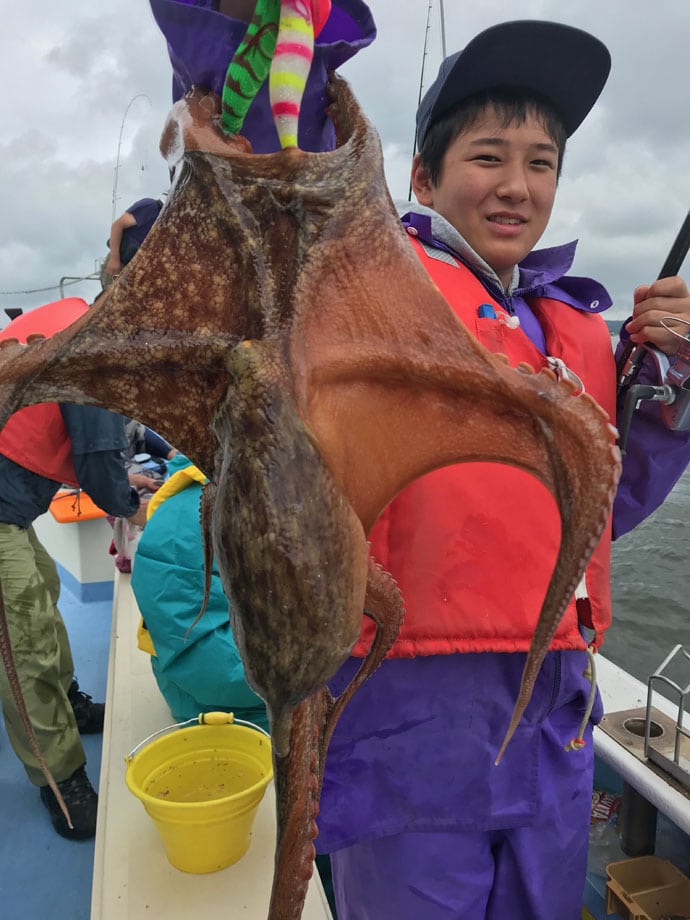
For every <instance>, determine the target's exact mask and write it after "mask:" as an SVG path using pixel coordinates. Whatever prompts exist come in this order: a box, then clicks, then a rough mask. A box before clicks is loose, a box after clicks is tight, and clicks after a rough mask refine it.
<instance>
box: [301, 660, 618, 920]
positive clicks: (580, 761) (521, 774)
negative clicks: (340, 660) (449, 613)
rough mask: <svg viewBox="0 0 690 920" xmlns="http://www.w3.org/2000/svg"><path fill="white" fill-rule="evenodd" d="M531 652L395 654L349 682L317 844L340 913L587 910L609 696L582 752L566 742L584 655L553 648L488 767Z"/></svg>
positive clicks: (576, 717) (481, 916) (357, 916)
mask: <svg viewBox="0 0 690 920" xmlns="http://www.w3.org/2000/svg"><path fill="white" fill-rule="evenodd" d="M524 657H525V656H524V655H522V654H514V655H505V654H503V655H498V654H492V653H485V654H480V655H476V654H471V655H469V654H468V655H449V656H434V657H430V658H418V659H404V660H392V661H391V660H388V661H386V662H384V663H383V665H382V667H381V668H380V669H379V671H377V672H376V673H375V674H374V675H373V676H372V678H371V679H370V680H369V681H368V682H367V683H366V684H365V685H364V687H362V689H361V690H359V691H358V692H357V694H355V696H354V698H353V700H352V701H351V702H350V704H348V706H347V707H346V709H345V711H344V713H343V716H342V718H341V723H342V724H341V723H339V724H338V726H337V727H336V731H335V735H334V739H333V744H332V747H331V750H330V751H329V755H328V759H327V762H326V779H325V782H324V790H323V796H322V800H321V815H320V818H319V821H318V823H319V826H320V830H321V833H320V835H319V837H318V838H317V840H316V845H317V849H318V850H319V852H330V854H331V861H332V868H333V883H334V890H335V897H336V904H337V909H338V920H388V918H390V920H556V918H558V920H579V918H580V916H581V904H582V892H583V888H584V881H585V872H586V864H587V844H588V831H589V820H590V812H591V794H592V778H593V766H594V752H593V746H592V722H595V721H598V719H599V718H600V717H601V703H600V701H599V699H598V698H597V703H596V706H595V711H594V716H593V719H592V720H591V721H590V724H589V726H588V728H587V731H586V733H585V737H586V740H587V744H586V746H585V748H584V749H583V750H580V751H577V752H566V751H565V750H564V747H565V745H566V744H567V743H568V741H570V740H571V739H572V738H573V737H575V735H576V734H577V732H578V729H579V725H580V721H581V719H582V716H583V713H584V709H585V705H586V698H587V693H588V688H589V684H588V682H587V681H586V680H585V679H584V677H583V671H584V669H585V665H586V658H585V654H584V653H583V652H562V653H560V652H554V653H550V654H549V655H548V656H547V660H546V662H545V665H544V667H543V668H542V672H541V674H540V676H539V680H538V682H537V687H536V688H535V693H534V695H533V698H532V702H531V703H530V706H529V707H528V711H527V713H526V716H525V718H524V719H523V723H522V724H521V726H520V728H519V730H518V733H517V735H516V737H515V738H514V739H513V741H512V742H511V745H510V746H509V748H508V751H507V752H506V755H505V758H504V760H503V762H502V763H501V765H499V766H498V767H496V766H494V765H493V759H494V758H495V755H496V751H497V749H498V746H499V744H500V741H501V740H502V736H503V734H504V732H505V728H506V726H507V723H508V719H509V716H510V712H511V710H512V706H513V702H514V700H515V696H516V693H517V686H518V684H519V677H520V673H521V671H522V665H523V663H524ZM351 670H352V665H351V663H348V665H346V666H345V668H344V669H343V671H342V672H341V673H340V674H339V675H338V679H337V680H336V681H335V684H336V686H335V687H334V689H336V690H339V689H340V688H341V687H342V685H343V683H347V680H348V679H349V675H350V673H351Z"/></svg>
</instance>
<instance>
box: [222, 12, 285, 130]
mask: <svg viewBox="0 0 690 920" xmlns="http://www.w3.org/2000/svg"><path fill="white" fill-rule="evenodd" d="M279 20H280V0H258V3H257V4H256V10H255V12H254V16H253V18H252V21H251V22H250V23H249V26H248V28H247V31H246V33H245V36H244V38H243V39H242V43H241V44H240V46H239V48H238V49H237V51H236V52H235V54H234V56H233V58H232V60H231V61H230V65H229V67H228V71H227V74H226V76H225V83H224V85H223V96H222V105H223V112H222V116H221V125H222V128H223V130H224V131H225V132H226V133H227V134H237V133H238V132H239V131H240V129H241V127H242V125H243V123H244V119H245V116H246V114H247V111H248V109H249V106H250V105H251V104H252V101H253V99H254V97H255V96H256V94H257V93H258V91H259V89H260V88H261V85H262V83H263V82H264V80H265V79H266V77H267V76H268V72H269V70H270V69H271V61H272V60H273V55H274V53H275V49H276V41H277V37H278V23H279Z"/></svg>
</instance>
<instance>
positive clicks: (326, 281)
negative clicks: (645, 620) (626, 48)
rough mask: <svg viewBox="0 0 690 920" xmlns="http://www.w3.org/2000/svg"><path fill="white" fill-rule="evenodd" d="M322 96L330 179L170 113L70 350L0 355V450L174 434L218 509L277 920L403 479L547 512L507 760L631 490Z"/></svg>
mask: <svg viewBox="0 0 690 920" xmlns="http://www.w3.org/2000/svg"><path fill="white" fill-rule="evenodd" d="M330 92H331V94H332V99H333V105H332V107H331V114H332V116H333V118H334V121H335V124H336V129H337V137H338V143H337V147H336V149H335V150H334V151H331V152H328V153H322V154H307V153H303V152H301V151H296V150H292V151H285V152H282V153H276V154H269V155H253V154H251V152H249V149H248V145H247V143H246V141H244V140H243V139H242V138H237V137H233V138H229V139H228V138H225V137H224V136H223V135H222V133H221V132H220V130H219V129H218V124H217V122H218V118H217V116H218V111H219V107H218V100H217V98H216V97H214V96H212V95H210V94H209V95H205V96H204V95H200V94H198V93H197V94H194V95H192V96H191V97H189V98H187V99H186V100H183V101H181V102H180V103H178V104H177V105H176V106H175V107H174V109H173V111H172V113H171V116H170V118H169V120H168V123H167V124H166V127H165V129H164V136H163V142H162V149H163V153H164V155H166V156H167V158H168V161H169V163H170V165H171V166H174V168H175V180H174V184H173V188H172V190H171V193H170V195H169V197H168V201H167V203H166V205H165V208H164V209H163V211H162V212H161V215H160V217H159V219H158V221H157V222H156V224H155V225H154V228H153V230H152V231H151V233H150V234H149V236H148V237H147V239H146V240H145V242H144V244H143V245H142V247H141V249H140V251H139V253H138V254H137V256H136V257H135V258H134V260H133V261H132V262H131V263H130V264H129V265H128V266H127V268H126V269H125V271H124V272H123V273H122V274H121V276H120V277H119V278H118V280H117V282H116V283H115V284H114V285H113V286H112V288H111V289H110V290H109V292H108V294H107V295H106V296H105V297H104V298H103V299H102V300H101V301H99V303H98V304H97V305H96V306H95V307H94V308H93V309H92V310H91V311H89V312H88V313H87V314H86V315H85V316H83V317H82V318H80V319H79V320H77V321H76V322H75V323H73V324H72V325H71V326H70V327H69V328H68V329H66V330H64V331H63V332H61V333H57V334H56V335H55V336H53V337H52V338H51V339H50V340H49V341H46V342H37V343H34V344H32V345H31V346H29V347H23V346H19V345H16V344H10V345H8V346H6V347H5V348H3V349H2V350H0V425H1V424H4V422H5V421H6V419H7V417H8V416H9V414H11V413H12V412H13V411H16V410H17V409H18V408H20V407H21V406H24V405H29V404H31V403H36V402H40V401H45V400H56V399H57V400H71V401H74V402H83V403H92V404H96V405H101V406H104V407H106V408H109V409H112V410H114V411H117V412H121V413H123V414H126V415H129V416H132V417H135V418H138V419H140V420H141V421H143V422H145V423H146V424H148V425H150V426H151V427H152V428H154V429H155V430H157V431H159V432H160V433H161V434H162V435H163V436H164V437H166V438H167V439H168V440H169V441H170V442H171V443H173V444H175V445H176V446H177V447H178V448H179V449H180V450H182V451H183V452H184V453H185V454H187V455H188V456H190V457H191V458H193V459H194V460H195V462H196V463H197V465H198V466H199V467H200V468H201V469H202V470H204V472H206V473H207V475H208V476H209V479H210V480H211V482H212V484H213V485H212V488H213V490H214V494H213V495H211V494H208V495H207V496H206V498H205V499H204V509H203V515H202V517H203V531H204V537H205V543H206V559H207V560H208V559H210V555H211V552H214V553H215V555H216V557H217V560H218V565H219V570H220V573H221V577H222V580H223V585H224V588H225V590H226V592H227V594H228V596H229V597H230V598H231V599H232V603H231V616H232V626H233V631H234V633H235V637H236V639H237V643H238V646H239V648H240V652H241V654H242V658H243V661H244V665H245V670H246V674H247V679H248V680H249V682H250V683H251V685H252V687H253V688H254V689H255V690H256V691H257V692H258V693H260V694H261V696H262V697H263V698H264V699H265V700H266V703H267V708H268V712H269V717H270V720H271V729H272V738H273V746H274V765H275V775H276V789H277V822H278V842H277V849H276V870H275V876H274V885H273V893H272V898H271V906H270V909H269V920H297V918H299V917H300V916H301V913H302V908H303V903H304V898H305V895H306V890H307V884H308V878H309V876H310V875H311V872H312V860H313V852H314V850H313V838H314V836H315V834H316V824H315V821H316V816H317V813H318V800H319V794H320V788H321V782H322V778H323V769H324V760H325V756H326V750H327V746H328V741H329V739H330V736H331V733H332V731H333V727H334V725H335V722H336V720H337V718H338V715H339V713H340V711H341V710H342V708H343V706H344V705H345V704H346V702H347V699H348V698H349V696H351V694H352V693H353V692H355V690H356V689H357V687H358V686H359V685H360V683H361V681H362V680H364V679H366V677H367V676H368V675H369V674H370V673H371V672H372V671H373V670H374V669H375V668H376V666H377V665H378V663H379V662H380V661H381V660H382V658H383V657H384V656H385V654H386V653H387V651H388V649H389V648H390V646H391V644H392V643H393V641H394V640H395V637H396V635H397V632H398V629H399V626H400V623H401V621H402V616H403V606H402V600H401V598H400V595H399V592H398V591H397V588H396V587H395V585H394V584H393V582H392V580H391V579H390V577H389V576H387V575H386V573H384V572H382V571H381V570H380V569H379V568H378V567H377V566H376V565H375V564H373V563H372V561H371V560H370V559H369V558H368V546H367V540H366V535H367V533H368V531H369V529H370V528H371V526H372V525H373V523H374V521H375V520H376V518H377V516H378V515H379V514H380V512H381V510H382V509H383V508H384V507H385V506H386V505H387V504H388V503H389V502H390V501H391V499H392V498H393V497H394V496H395V495H396V494H397V493H398V492H399V491H400V490H401V489H402V488H404V486H405V485H407V484H408V483H409V482H411V481H412V480H413V479H414V478H416V477H418V476H420V475H422V474H424V473H426V472H428V471H430V470H432V469H435V468H437V467H439V466H443V465H446V464H451V463H458V462H462V461H474V460H487V461H495V462H500V463H507V464H511V465H514V466H517V467H520V468H522V469H524V470H526V471H528V472H530V473H531V474H533V475H535V476H537V477H538V478H539V479H540V480H541V481H542V482H543V483H544V484H545V485H546V486H547V487H548V488H549V489H550V491H551V492H552V494H553V495H554V496H555V498H556V501H557V503H558V507H559V511H560V515H561V521H562V542H561V547H560V552H559V555H558V558H557V561H556V565H555V569H554V573H553V576H552V578H551V582H550V584H549V588H548V590H547V594H546V597H545V600H544V605H543V608H542V611H541V614H540V618H539V622H538V625H537V629H536V632H535V635H534V639H533V641H532V645H531V648H530V652H529V655H528V660H527V664H526V667H525V672H524V676H523V684H522V688H521V691H520V696H519V699H518V701H517V704H516V709H515V714H514V717H513V721H512V723H511V726H510V727H509V733H508V736H507V738H508V737H509V735H510V733H511V732H512V730H513V729H514V726H515V725H516V724H517V721H518V720H519V718H520V717H521V714H522V712H523V711H524V708H525V706H526V703H527V701H528V700H529V696H530V694H531V691H532V687H533V684H534V680H535V678H536V674H537V673H538V670H539V667H540V665H541V662H542V660H543V658H544V655H545V654H546V650H547V648H548V645H549V642H550V640H551V638H552V637H553V635H554V633H555V630H556V628H557V625H558V623H559V621H560V618H561V616H562V614H563V612H564V610H565V607H566V605H567V603H568V600H569V598H570V597H571V595H572V593H573V591H574V589H575V586H576V585H577V583H578V581H579V579H580V577H581V575H582V572H583V570H584V567H585V565H586V563H587V561H588V558H589V556H590V554H591V552H592V550H593V548H594V546H595V545H596V543H597V541H598V539H599V537H600V535H601V533H602V531H603V529H604V527H605V524H606V521H607V518H608V515H609V513H610V507H611V502H612V500H613V495H614V492H615V488H616V485H617V480H618V476H619V471H620V461H619V455H618V451H617V448H616V447H615V444H614V440H615V430H614V429H613V428H612V427H611V426H610V425H609V424H608V423H607V421H606V416H605V413H603V411H602V410H601V409H600V408H599V407H598V406H597V405H596V404H595V403H594V401H593V400H591V399H590V398H589V397H587V396H580V397H577V398H575V397H574V396H573V393H572V389H571V387H569V386H568V385H567V384H566V383H563V382H559V381H557V380H556V379H555V377H554V375H553V374H551V373H550V372H541V373H539V374H533V373H531V371H529V369H525V368H522V369H521V370H516V369H512V368H510V367H508V366H507V364H506V362H505V361H504V360H502V359H501V358H500V356H499V357H497V356H494V355H492V354H490V353H489V352H487V351H486V350H485V349H484V348H483V347H482V346H481V345H480V344H479V343H478V342H477V341H476V340H475V339H474V338H473V337H472V336H470V335H469V333H468V332H467V331H466V330H465V328H464V327H463V326H462V324H461V323H460V322H459V321H458V320H457V318H456V317H455V315H454V314H453V312H452V310H451V309H450V307H449V306H448V304H447V303H446V301H445V300H444V299H443V297H442V296H441V294H440V292H439V291H438V289H437V288H436V287H435V285H434V284H433V283H432V282H431V280H430V279H429V277H428V276H427V275H426V273H425V272H424V270H423V268H422V267H421V265H420V264H419V262H418V260H417V257H416V256H415V254H414V253H413V251H412V248H411V247H410V246H409V243H408V242H407V239H406V237H405V234H404V232H403V231H402V229H401V227H400V224H399V222H398V219H397V216H396V214H395V210H394V208H393V205H392V202H391V200H390V197H389V195H388V192H387V190H386V187H385V180H384V176H383V167H382V158H381V150H380V144H379V141H378V138H377V136H376V134H375V132H374V130H373V129H372V128H371V126H370V125H369V124H368V123H367V122H366V120H365V119H364V118H363V116H362V115H361V113H360V111H359V108H358V106H357V103H356V102H355V100H354V98H353V97H352V96H351V94H350V91H349V88H348V87H347V84H345V83H344V81H341V80H338V79H337V78H333V80H332V82H331V86H330ZM420 431H423V432H424V436H423V437H420V436H419V433H420ZM211 432H213V434H211ZM365 607H366V609H367V612H368V613H369V615H371V616H372V617H373V618H374V620H375V622H376V624H377V633H376V638H375V640H374V642H373V644H372V649H371V651H370V653H369V656H368V657H367V659H365V662H364V663H363V666H362V669H361V671H360V672H359V674H358V677H357V678H356V679H355V680H354V681H353V683H352V684H351V686H350V687H349V688H348V689H347V691H345V693H344V694H343V695H342V697H340V698H339V699H338V700H333V699H332V698H331V696H330V693H329V692H328V689H327V687H326V686H325V684H326V681H327V680H328V679H329V678H330V677H331V676H332V674H333V673H334V672H335V671H336V670H337V669H338V667H339V666H340V665H341V664H342V663H343V662H344V660H345V659H346V658H347V656H348V654H349V651H350V649H351V648H352V646H353V644H354V642H355V641H356V638H357V636H358V633H359V627H360V622H361V616H362V610H363V608H365ZM507 738H506V740H507Z"/></svg>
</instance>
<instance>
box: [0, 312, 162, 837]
mask: <svg viewBox="0 0 690 920" xmlns="http://www.w3.org/2000/svg"><path fill="white" fill-rule="evenodd" d="M63 307H65V308H68V307H69V310H66V311H63V312H62V313H61V312H60V311H61V308H63ZM86 309H88V306H87V304H86V303H84V302H79V301H76V302H73V301H72V300H69V299H68V300H66V301H62V302H58V303H55V304H48V305H46V307H44V308H39V309H38V310H36V311H32V312H31V313H30V314H28V315H25V316H23V317H20V319H19V320H18V321H17V322H18V323H21V326H19V325H18V326H17V327H16V329H17V330H19V329H21V332H19V331H16V332H15V328H13V324H12V323H10V325H9V326H7V327H6V328H5V329H4V330H3V332H2V333H1V334H0V337H1V338H12V337H13V336H18V337H20V338H21V340H22V341H26V336H27V335H29V334H31V333H41V334H43V335H50V334H52V333H53V332H54V331H55V330H56V328H63V326H64V325H65V324H66V323H69V322H71V321H72V319H74V318H75V316H76V315H79V314H80V313H81V312H83V311H84V310H86ZM70 311H71V312H70ZM56 316H61V317H62V318H61V319H60V320H58V321H57V322H56ZM126 446H127V441H126V437H125V424H124V419H123V418H122V417H121V416H119V415H114V414H113V413H112V412H107V411H106V410H104V409H99V408H95V407H93V406H78V405H74V404H72V403H62V404H58V403H41V404H40V405H35V406H29V407H27V408H25V409H21V410H20V411H19V412H16V413H15V414H14V415H13V416H11V418H10V419H9V421H8V422H7V424H6V425H5V427H4V428H3V429H2V431H1V432H0V588H1V589H2V600H3V606H4V610H5V616H6V619H7V624H8V629H9V635H10V641H11V645H12V649H13V652H14V660H15V664H16V668H17V672H18V676H19V681H20V685H21V689H22V692H23V696H24V700H25V702H26V706H27V710H28V714H29V718H30V720H31V723H32V725H33V727H34V730H35V733H36V736H37V739H38V743H39V746H40V748H41V750H42V752H43V755H44V757H45V760H46V763H47V764H48V767H49V769H50V771H51V772H52V774H53V776H54V777H55V780H56V781H57V784H58V787H59V789H60V792H61V793H62V796H63V798H64V800H65V802H66V804H67V806H68V809H69V812H70V815H71V817H72V823H73V825H74V826H73V828H70V827H69V826H68V824H67V822H66V820H65V818H64V816H63V814H62V812H61V811H60V809H59V806H58V803H57V800H56V799H55V796H54V795H53V792H52V791H51V789H50V788H49V787H48V786H47V785H44V784H45V777H44V776H43V773H42V772H41V770H40V768H39V766H38V763H37V761H36V758H35V756H34V754H33V752H32V751H31V748H30V747H29V744H28V741H27V738H26V735H25V731H24V727H23V725H22V722H21V719H20V717H19V713H18V711H17V707H16V704H15V701H14V696H13V694H12V692H11V689H10V686H9V682H8V677H7V674H6V673H5V669H4V667H3V668H0V701H1V702H2V711H3V715H4V719H5V727H6V729H7V735H8V737H9V739H10V742H11V744H12V747H13V748H14V750H15V752H16V754H17V756H18V758H19V759H20V760H21V762H22V764H23V765H24V769H25V770H26V774H27V776H28V778H29V780H30V781H31V782H32V783H33V784H34V785H35V786H39V787H40V797H41V801H42V802H43V804H44V805H45V807H46V808H47V809H48V812H49V814H50V818H51V821H52V824H53V827H54V828H55V830H56V831H57V833H58V834H60V835H61V836H63V837H67V838H70V839H83V838H88V837H93V835H94V834H95V831H96V813H97V808H98V796H97V794H96V792H95V790H94V788H93V786H92V785H91V782H90V781H89V778H88V776H87V774H86V770H85V763H86V755H85V753H84V748H83V746H82V743H81V739H80V733H82V734H87V733H98V732H101V731H102V730H103V715H104V706H103V704H102V703H94V702H93V700H92V698H91V697H90V696H89V695H88V694H87V693H84V691H83V690H81V689H80V687H79V684H78V682H77V680H76V678H75V676H74V661H73V657H72V650H71V647H70V641H69V637H68V635H67V631H66V629H65V624H64V622H63V620H62V617H61V616H60V611H59V609H58V600H59V595H60V580H59V576H58V572H57V568H56V565H55V562H54V561H53V560H52V559H51V557H50V555H49V554H48V552H47V551H46V549H45V548H44V547H43V546H42V545H41V543H40V541H39V540H38V538H37V536H36V533H35V531H34V528H33V522H34V521H35V520H36V518H37V517H39V515H41V514H44V513H45V512H46V511H48V508H49V506H50V503H51V501H52V499H53V497H54V496H55V493H56V492H57V491H58V489H59V488H60V487H61V486H62V485H63V484H67V485H70V486H73V487H78V488H82V489H84V490H85V491H86V492H87V493H88V494H89V496H90V497H91V498H92V499H93V500H94V501H95V502H96V503H97V504H98V505H99V507H101V508H102V509H103V510H104V511H106V512H107V513H109V514H112V515H120V516H124V517H127V518H128V519H129V520H130V521H132V522H134V523H136V524H141V525H143V524H144V523H145V521H146V505H147V503H146V502H145V501H144V502H142V501H140V498H139V493H138V491H137V489H136V488H133V487H132V486H131V485H130V482H129V479H128V475H127V470H126V467H125V462H124V457H123V451H124V450H125V448H126Z"/></svg>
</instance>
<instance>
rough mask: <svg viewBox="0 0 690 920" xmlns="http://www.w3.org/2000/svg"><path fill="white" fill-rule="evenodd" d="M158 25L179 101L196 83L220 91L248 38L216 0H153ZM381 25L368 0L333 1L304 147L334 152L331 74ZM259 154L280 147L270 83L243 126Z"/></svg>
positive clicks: (306, 105)
mask: <svg viewBox="0 0 690 920" xmlns="http://www.w3.org/2000/svg"><path fill="white" fill-rule="evenodd" d="M150 2H151V9H152V11H153V15H154V18H155V20H156V22H157V23H158V27H159V28H160V30H161V32H162V33H163V35H164V36H165V40H166V41H167V43H168V53H169V55H170V63H171V64H172V68H173V101H174V102H175V101H177V100H178V99H179V98H180V97H181V96H183V95H184V93H186V92H187V91H188V90H190V89H191V87H192V85H193V84H200V85H203V86H207V87H209V88H210V89H212V90H213V91H214V92H215V93H218V95H220V94H221V93H222V91H223V82H224V80H225V74H226V71H227V69H228V64H229V63H230V60H231V58H232V55H233V53H234V51H235V49H236V48H237V46H238V45H239V43H240V42H241V40H242V38H243V37H244V33H245V31H246V29H247V23H246V22H240V21H238V20H236V19H230V18H229V17H228V16H224V15H223V14H222V13H218V12H216V11H215V10H214V9H213V8H212V4H211V2H210V0H150ZM375 35H376V26H375V25H374V20H373V17H372V15H371V12H370V11H369V8H368V7H367V5H366V4H365V3H363V2H362V0H333V7H332V9H331V14H330V16H329V17H328V21H327V23H326V25H325V26H324V27H323V29H322V30H321V32H320V34H319V35H318V37H317V39H316V43H315V45H314V60H313V63H312V67H311V71H310V73H309V78H308V80H307V86H306V90H305V94H304V99H303V101H302V113H301V118H300V125H299V135H298V140H299V146H300V148H301V149H302V150H309V151H312V152H317V151H322V150H332V149H333V147H334V145H335V131H334V128H333V123H332V122H331V121H330V119H329V118H328V117H327V116H326V107H327V105H328V99H327V97H326V91H325V86H326V77H327V72H328V71H329V70H335V69H336V68H338V67H340V66H341V65H342V64H344V63H345V61H347V60H349V59H350V58H351V57H352V56H353V55H355V54H356V53H357V52H358V51H359V50H360V49H361V48H366V47H367V45H370V44H371V42H372V41H373V40H374V37H375ZM242 134H244V135H245V136H246V137H247V138H248V139H249V141H250V142H251V145H252V149H253V150H254V152H255V153H272V152H273V151H276V150H280V143H279V141H278V134H277V132H276V129H275V126H274V124H273V118H272V116H271V106H270V101H269V97H268V81H266V82H265V83H264V85H263V86H262V87H261V89H260V90H259V93H258V95H257V97H256V99H255V100H254V102H253V103H252V105H251V106H250V108H249V112H248V113H247V118H246V120H245V123H244V127H243V129H242Z"/></svg>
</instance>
